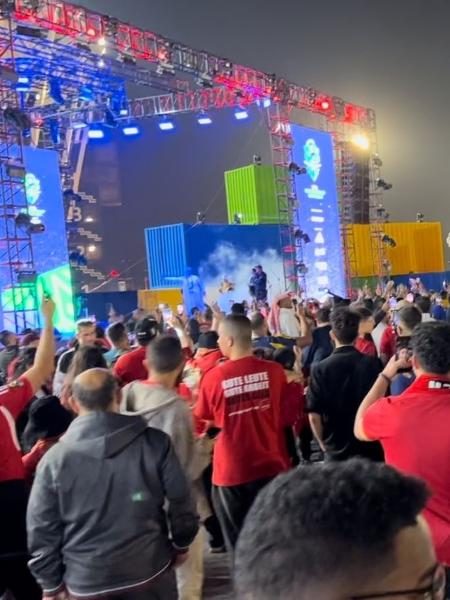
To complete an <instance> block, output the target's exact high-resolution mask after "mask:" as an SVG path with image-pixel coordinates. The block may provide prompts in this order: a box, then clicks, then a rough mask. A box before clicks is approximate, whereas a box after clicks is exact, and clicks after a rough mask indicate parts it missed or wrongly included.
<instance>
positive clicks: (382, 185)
mask: <svg viewBox="0 0 450 600" xmlns="http://www.w3.org/2000/svg"><path fill="white" fill-rule="evenodd" d="M377 187H378V188H380V189H382V190H384V191H385V192H387V191H389V190H392V188H393V187H394V186H393V185H392V183H387V182H386V181H385V180H384V179H377Z"/></svg>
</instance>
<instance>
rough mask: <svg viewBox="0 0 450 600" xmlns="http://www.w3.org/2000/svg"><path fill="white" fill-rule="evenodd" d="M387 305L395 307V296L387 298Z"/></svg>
mask: <svg viewBox="0 0 450 600" xmlns="http://www.w3.org/2000/svg"><path fill="white" fill-rule="evenodd" d="M389 306H390V307H391V308H395V307H396V306H397V298H389Z"/></svg>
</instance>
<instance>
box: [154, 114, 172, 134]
mask: <svg viewBox="0 0 450 600" xmlns="http://www.w3.org/2000/svg"><path fill="white" fill-rule="evenodd" d="M158 127H159V128H160V129H161V131H172V130H173V129H175V123H174V122H173V120H172V119H169V117H167V116H165V117H163V118H162V119H161V121H160V122H159V123H158Z"/></svg>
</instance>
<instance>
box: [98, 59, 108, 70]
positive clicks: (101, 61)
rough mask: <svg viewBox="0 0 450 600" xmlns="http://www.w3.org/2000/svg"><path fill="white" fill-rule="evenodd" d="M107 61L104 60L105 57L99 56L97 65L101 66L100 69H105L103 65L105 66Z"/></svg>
mask: <svg viewBox="0 0 450 600" xmlns="http://www.w3.org/2000/svg"><path fill="white" fill-rule="evenodd" d="M105 64H106V63H105V61H104V60H103V58H99V59H98V61H97V67H99V68H100V69H103V67H104V66H105Z"/></svg>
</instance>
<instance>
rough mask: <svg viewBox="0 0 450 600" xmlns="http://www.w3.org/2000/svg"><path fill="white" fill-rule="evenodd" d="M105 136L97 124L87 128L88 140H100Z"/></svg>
mask: <svg viewBox="0 0 450 600" xmlns="http://www.w3.org/2000/svg"><path fill="white" fill-rule="evenodd" d="M104 137H105V132H104V131H103V129H101V128H100V127H98V126H95V125H94V126H93V127H91V128H90V129H89V132H88V138H89V139H90V140H102V139H103V138H104Z"/></svg>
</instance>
